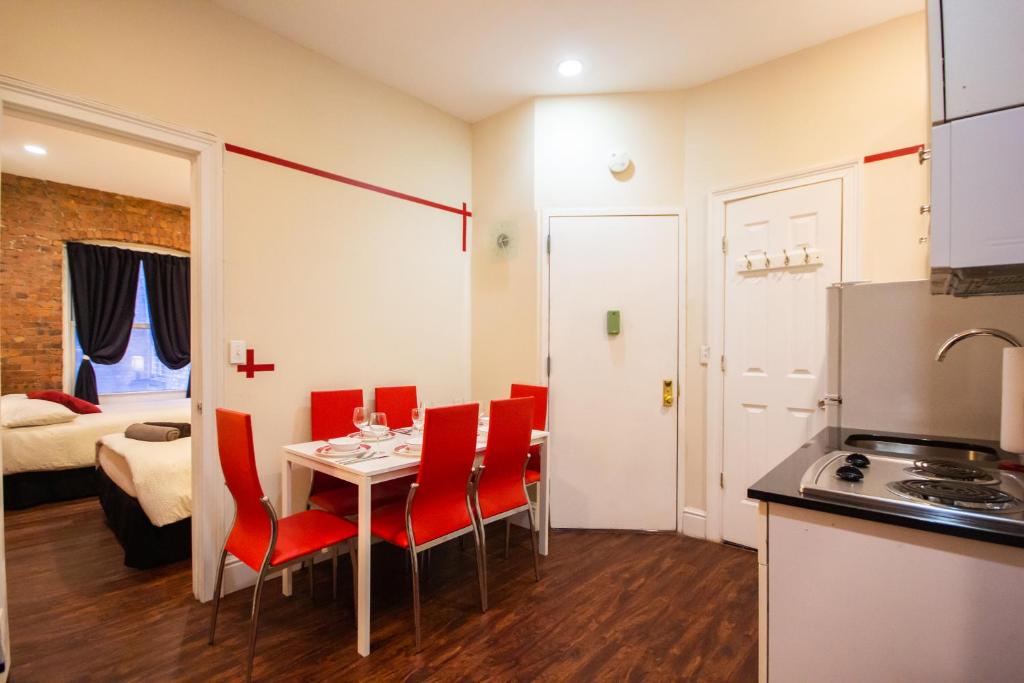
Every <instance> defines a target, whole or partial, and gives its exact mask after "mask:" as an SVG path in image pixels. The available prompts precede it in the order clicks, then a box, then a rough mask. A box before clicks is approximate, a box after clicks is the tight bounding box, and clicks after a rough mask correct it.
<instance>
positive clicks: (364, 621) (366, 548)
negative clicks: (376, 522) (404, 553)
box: [356, 480, 371, 657]
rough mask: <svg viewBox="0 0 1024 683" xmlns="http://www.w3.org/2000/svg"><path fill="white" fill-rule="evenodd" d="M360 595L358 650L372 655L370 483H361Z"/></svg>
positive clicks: (357, 633)
mask: <svg viewBox="0 0 1024 683" xmlns="http://www.w3.org/2000/svg"><path fill="white" fill-rule="evenodd" d="M358 524H359V552H358V553H357V554H356V559H357V561H358V575H359V576H358V584H359V585H358V593H359V599H358V602H357V604H356V650H357V651H358V652H359V654H361V655H362V656H364V657H366V656H367V655H369V654H370V540H371V539H370V482H369V481H365V480H364V481H361V482H359V520H358Z"/></svg>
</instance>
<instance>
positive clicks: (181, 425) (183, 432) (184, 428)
mask: <svg viewBox="0 0 1024 683" xmlns="http://www.w3.org/2000/svg"><path fill="white" fill-rule="evenodd" d="M142 424H147V425H153V426H155V427H174V428H175V429H177V430H178V431H179V432H180V436H181V438H182V439H187V438H188V437H190V436H192V425H191V424H190V423H188V422H143V423H142Z"/></svg>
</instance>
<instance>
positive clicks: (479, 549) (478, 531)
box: [473, 520, 487, 612]
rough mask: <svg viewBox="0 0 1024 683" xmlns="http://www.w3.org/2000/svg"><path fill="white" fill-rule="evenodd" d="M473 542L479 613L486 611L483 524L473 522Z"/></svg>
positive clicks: (485, 563)
mask: <svg viewBox="0 0 1024 683" xmlns="http://www.w3.org/2000/svg"><path fill="white" fill-rule="evenodd" d="M473 541H474V542H475V543H476V576H477V579H478V580H479V582H480V611H481V612H486V611H487V540H486V539H485V538H484V525H483V523H480V524H477V523H476V521H475V520H474V521H473Z"/></svg>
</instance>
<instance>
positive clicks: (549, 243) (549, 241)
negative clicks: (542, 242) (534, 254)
mask: <svg viewBox="0 0 1024 683" xmlns="http://www.w3.org/2000/svg"><path fill="white" fill-rule="evenodd" d="M547 242H548V246H547V250H548V253H549V254H550V253H551V233H550V232H549V233H548V240H547Z"/></svg>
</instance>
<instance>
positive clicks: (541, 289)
mask: <svg viewBox="0 0 1024 683" xmlns="http://www.w3.org/2000/svg"><path fill="white" fill-rule="evenodd" d="M600 216H675V217H676V220H677V221H678V224H679V235H678V244H679V253H678V254H677V256H678V259H679V266H678V268H677V272H676V277H677V278H678V280H679V292H678V295H679V310H678V311H677V314H678V316H679V322H678V328H679V329H678V334H677V337H676V339H677V344H678V348H677V352H676V387H677V389H676V531H677V532H678V533H682V529H683V508H684V502H685V501H684V500H683V496H684V493H685V491H686V486H685V475H686V439H685V432H684V430H685V426H686V400H687V398H688V397H687V394H686V386H685V383H684V382H685V378H686V365H685V359H686V211H685V210H683V209H681V208H677V207H634V208H623V207H612V208H602V207H583V208H549V209H544V210H543V211H541V212H540V217H539V220H538V221H537V280H538V282H537V294H538V297H539V299H540V301H539V305H538V307H537V311H538V316H539V319H538V320H537V329H538V330H539V331H540V334H539V338H538V341H537V376H538V377H540V378H541V382H542V384H543V385H544V386H548V373H547V357H548V349H549V348H550V347H549V344H550V342H551V340H550V335H549V329H548V327H549V326H548V313H549V311H548V309H549V305H550V303H551V297H550V292H549V283H550V278H549V272H548V270H549V264H550V262H549V259H548V251H547V240H548V235H549V234H550V229H549V224H550V222H551V219H552V218H589V217H600ZM551 438H552V439H553V440H554V442H555V444H557V439H558V432H557V431H556V432H554V433H552V435H551ZM555 447H556V448H557V445H556V446H555Z"/></svg>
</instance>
